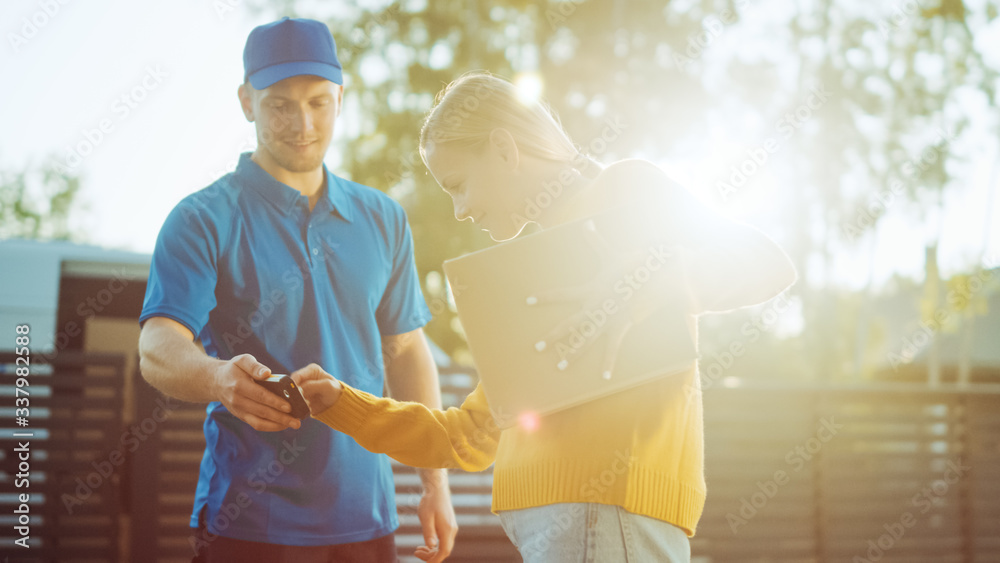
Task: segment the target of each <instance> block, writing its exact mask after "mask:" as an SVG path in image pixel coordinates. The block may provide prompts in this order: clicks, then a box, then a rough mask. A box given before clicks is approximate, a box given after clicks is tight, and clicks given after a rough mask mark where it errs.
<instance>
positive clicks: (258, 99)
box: [240, 75, 344, 172]
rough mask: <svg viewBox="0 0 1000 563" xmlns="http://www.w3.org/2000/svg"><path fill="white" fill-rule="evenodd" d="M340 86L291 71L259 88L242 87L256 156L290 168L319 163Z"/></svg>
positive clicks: (336, 109)
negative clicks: (253, 135) (263, 87)
mask: <svg viewBox="0 0 1000 563" xmlns="http://www.w3.org/2000/svg"><path fill="white" fill-rule="evenodd" d="M343 91H344V90H343V87H341V86H340V85H339V84H334V83H333V82H330V81H329V80H326V79H325V78H320V77H318V76H312V75H299V76H292V77H290V78H286V79H284V80H281V81H279V82H276V83H274V84H272V85H271V86H269V87H267V88H265V89H263V90H252V89H250V88H248V87H247V85H243V86H241V87H240V103H241V104H242V106H243V113H244V114H245V115H246V118H247V119H248V120H250V121H253V122H254V125H255V126H256V128H257V152H258V156H260V157H261V158H264V159H267V160H268V161H270V162H269V164H272V165H277V166H280V167H281V168H284V169H285V170H288V171H289V172H311V171H313V170H316V169H317V168H319V167H321V166H322V165H323V157H324V156H325V155H326V150H327V148H329V146H330V140H331V139H332V138H333V124H334V121H336V119H337V116H338V115H340V104H341V101H342V96H343Z"/></svg>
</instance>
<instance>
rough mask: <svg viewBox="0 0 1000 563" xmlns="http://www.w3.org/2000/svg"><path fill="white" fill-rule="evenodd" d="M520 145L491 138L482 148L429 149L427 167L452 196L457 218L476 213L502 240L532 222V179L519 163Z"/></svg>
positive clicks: (474, 217) (475, 219) (476, 220)
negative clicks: (529, 214)
mask: <svg viewBox="0 0 1000 563" xmlns="http://www.w3.org/2000/svg"><path fill="white" fill-rule="evenodd" d="M510 144H512V142H511V143H510ZM516 150H517V149H516V147H512V146H504V145H503V142H501V143H500V144H499V145H498V144H497V143H494V142H487V143H486V146H485V147H484V148H482V149H481V150H470V149H467V148H464V147H460V146H458V145H456V144H455V143H447V144H439V145H435V146H434V147H433V148H432V149H430V150H429V151H428V154H427V168H428V169H429V170H430V172H431V175H432V176H434V179H435V180H437V183H438V184H440V185H441V188H443V189H444V191H445V192H446V193H447V194H448V195H450V196H451V201H452V203H453V204H454V206H455V218H456V219H458V220H459V221H464V220H465V219H468V218H471V219H472V221H473V223H475V224H477V225H479V226H480V227H481V228H482V229H483V230H484V231H487V232H489V234H490V237H491V238H492V239H493V240H496V241H502V240H508V239H512V238H514V237H516V236H517V235H518V233H520V232H521V229H523V228H524V226H525V224H527V223H526V221H525V216H526V214H527V211H526V209H527V207H528V205H529V202H530V201H531V199H530V194H531V193H532V190H531V185H530V184H531V182H530V181H529V180H528V179H527V178H526V177H525V175H524V174H523V173H522V170H521V169H520V167H519V166H518V164H519V163H518V159H517V155H516ZM511 151H513V154H511Z"/></svg>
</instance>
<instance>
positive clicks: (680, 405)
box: [316, 368, 705, 536]
mask: <svg viewBox="0 0 1000 563" xmlns="http://www.w3.org/2000/svg"><path fill="white" fill-rule="evenodd" d="M692 390H694V392H692ZM697 390H698V379H697V377H696V376H695V370H694V369H693V368H692V369H691V370H689V371H687V372H685V373H683V374H678V375H674V376H670V377H667V378H662V379H658V380H656V381H653V382H651V383H647V384H644V385H642V386H640V387H636V388H633V389H631V390H627V391H623V392H621V393H618V394H615V395H612V396H610V397H606V398H603V399H599V400H596V401H592V402H590V403H586V404H584V405H580V406H578V407H575V408H571V409H567V410H564V411H561V412H558V413H555V414H552V415H549V416H546V417H543V418H541V419H540V420H539V421H538V422H537V425H531V426H533V428H529V427H526V426H515V427H512V428H508V429H506V430H503V431H499V430H497V426H496V424H495V423H494V422H493V418H492V416H491V414H490V410H489V406H488V405H487V403H486V397H485V395H484V394H483V391H482V387H481V386H477V387H476V389H475V390H474V391H473V392H472V393H471V394H470V395H469V396H468V397H467V398H466V399H465V401H464V402H463V403H462V406H461V407H452V408H450V409H448V410H444V411H443V410H439V409H429V408H427V407H426V406H424V405H422V404H420V403H407V402H400V401H395V400H393V399H388V398H382V397H376V396H374V395H371V394H369V393H365V392H364V391H359V390H357V389H354V388H351V387H349V386H347V385H344V392H343V394H342V395H341V396H340V399H339V400H338V401H337V403H336V404H335V405H334V406H332V407H330V408H329V409H327V410H326V411H324V412H322V413H319V414H317V415H316V419H318V420H320V421H321V422H324V423H326V424H328V425H329V426H331V427H332V428H333V429H335V430H339V431H341V432H344V433H346V434H348V435H350V436H353V437H354V439H355V440H357V442H358V443H359V444H361V445H362V446H363V447H365V448H366V449H368V450H371V451H373V452H380V453H386V454H389V455H390V456H391V457H393V458H394V459H396V460H398V461H399V462H401V463H405V464H407V465H412V466H415V467H458V468H461V469H464V470H466V471H481V470H483V469H485V468H487V467H489V465H490V463H492V462H493V461H494V458H495V459H496V467H495V469H494V471H493V511H494V512H498V511H501V510H515V509H519V508H529V507H532V506H541V505H546V504H551V503H556V502H596V503H602V504H613V505H618V506H621V507H623V508H625V510H628V511H629V512H633V513H636V514H643V515H646V516H651V517H653V518H657V519H660V520H665V521H667V522H670V523H671V524H674V525H675V526H678V527H680V528H682V529H683V530H684V531H685V532H686V533H687V534H688V535H689V536H693V535H694V531H695V526H696V524H697V522H698V518H699V517H700V516H701V512H702V508H703V507H704V505H705V479H704V475H703V471H704V464H703V459H704V456H703V437H702V436H703V433H702V411H701V395H700V393H699V392H698V391H697Z"/></svg>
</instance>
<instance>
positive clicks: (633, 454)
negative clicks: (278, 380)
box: [315, 161, 795, 536]
mask: <svg viewBox="0 0 1000 563" xmlns="http://www.w3.org/2000/svg"><path fill="white" fill-rule="evenodd" d="M598 180H599V181H595V183H594V187H593V189H591V190H590V192H589V193H587V194H585V196H584V197H579V196H577V197H576V199H575V201H573V202H571V204H570V205H567V206H565V207H564V209H565V210H566V212H565V213H566V215H565V220H572V219H574V218H578V217H582V216H586V215H587V214H588V213H589V214H592V213H593V212H596V211H599V210H601V209H606V208H607V207H609V206H610V205H612V204H614V203H621V201H622V200H623V199H624V200H629V199H632V200H634V199H635V198H639V197H643V196H644V195H648V194H650V193H654V192H658V193H657V194H656V196H657V198H658V199H657V201H658V202H659V203H658V205H659V204H662V205H663V209H664V219H663V220H664V222H665V223H669V224H672V225H678V226H679V228H681V229H684V230H685V232H688V233H690V239H689V240H690V241H691V245H690V246H691V247H692V248H695V249H696V258H695V263H693V264H691V268H692V270H693V272H692V273H691V275H692V280H693V283H692V285H693V286H694V292H695V294H696V295H694V296H693V298H694V300H695V301H696V303H695V306H694V307H693V309H692V312H693V313H698V312H702V311H709V310H713V311H718V310H727V309H732V308H736V307H741V306H746V305H752V304H756V303H760V302H763V301H765V300H767V299H770V298H771V297H773V296H774V295H777V294H778V293H779V292H780V291H781V290H783V289H784V288H786V287H787V286H788V285H789V284H791V283H792V282H793V281H794V279H795V271H794V268H793V267H792V265H791V262H790V261H789V260H788V258H787V256H785V254H784V253H783V252H782V251H781V250H780V249H779V248H778V247H777V246H776V245H775V244H774V243H773V242H772V241H771V240H770V239H768V238H767V237H766V236H764V235H763V234H761V233H760V232H759V231H757V230H756V229H753V228H751V227H748V226H746V225H739V224H736V223H732V222H729V221H726V220H724V219H722V218H720V217H718V216H717V215H715V214H713V213H712V212H710V211H708V210H707V208H705V207H704V206H702V205H701V204H700V203H699V202H698V201H697V200H696V199H694V198H693V197H691V196H690V194H688V193H687V192H686V191H684V190H683V188H680V187H679V186H677V185H676V184H673V183H672V182H671V181H670V179H669V178H668V177H667V176H666V175H665V174H663V173H662V171H660V170H659V169H658V168H656V167H655V166H653V165H651V164H649V163H645V162H642V161H624V162H620V163H618V164H615V165H612V166H610V167H609V168H608V169H606V170H605V171H604V172H603V173H602V174H601V176H600V177H599V178H598ZM624 186H628V187H629V188H631V189H628V190H626V189H625V188H624ZM664 194H666V195H664ZM690 323H691V328H692V335H694V337H695V341H696V342H697V327H696V322H695V317H694V316H692V317H691V318H690ZM664 344H665V345H669V343H664ZM697 373H698V372H697V367H696V365H695V364H694V363H692V365H691V367H690V369H688V370H687V371H685V372H683V373H681V374H676V375H671V376H668V377H664V378H660V379H657V380H655V381H652V382H649V383H645V384H643V385H641V386H639V387H635V388H632V389H630V390H626V391H622V392H619V393H617V394H614V395H611V396H609V397H605V398H602V399H598V400H595V401H591V402H589V403H585V404H583V405H579V406H576V407H574V408H570V409H566V410H564V411H560V412H558V413H555V414H551V415H548V416H545V417H542V418H540V419H538V420H537V421H536V423H533V424H521V425H517V426H514V427H512V428H508V429H506V430H503V431H500V430H499V429H498V427H497V425H496V423H495V422H494V421H493V417H492V415H491V413H490V409H489V405H488V404H487V402H486V396H485V395H484V393H483V390H482V388H481V386H477V387H476V389H475V390H474V391H473V392H472V393H471V394H470V395H469V396H468V397H467V398H466V399H465V401H464V402H463V403H462V406H461V407H453V408H450V409H447V410H439V409H429V408H427V407H426V406H424V405H421V404H419V403H404V402H399V401H395V400H393V399H387V398H381V397H376V396H373V395H370V394H368V393H364V392H362V391H358V390H356V389H353V388H350V387H348V386H346V385H345V386H344V392H343V394H342V395H341V397H340V399H339V400H338V402H337V403H336V404H335V405H334V406H332V407H331V408H329V409H327V410H326V411H324V412H322V413H319V414H317V415H315V418H317V419H318V420H320V421H322V422H324V423H326V424H328V425H329V426H331V427H332V428H334V429H335V430H339V431H341V432H344V433H346V434H348V435H350V436H353V437H354V438H355V440H357V442H358V443H359V444H361V445H362V446H363V447H365V448H366V449H368V450H371V451H374V452H380V453H386V454H388V455H390V456H391V457H393V458H394V459H396V460H398V461H400V462H401V463H404V464H407V465H412V466H416V467H457V468H461V469H464V470H467V471H481V470H483V469H485V468H487V467H489V465H490V464H491V463H493V462H494V460H495V462H496V466H495V468H494V479H493V506H492V508H493V511H494V512H498V511H502V510H516V509H521V508H529V507H534V506H542V505H546V504H552V503H557V502H593V503H602V504H611V505H617V506H621V507H623V508H624V509H625V510H628V511H629V512H633V513H635V514H642V515H645V516H650V517H652V518H657V519H659V520H663V521H666V522H669V523H671V524H674V525H675V526H678V527H680V528H681V529H683V530H684V531H685V532H686V533H687V535H688V536H693V535H694V533H695V528H696V526H697V523H698V519H699V518H700V516H701V513H702V509H703V508H704V505H705V498H706V488H705V477H704V430H703V420H702V401H701V385H700V381H699V378H698V375H697ZM529 422H530V421H529Z"/></svg>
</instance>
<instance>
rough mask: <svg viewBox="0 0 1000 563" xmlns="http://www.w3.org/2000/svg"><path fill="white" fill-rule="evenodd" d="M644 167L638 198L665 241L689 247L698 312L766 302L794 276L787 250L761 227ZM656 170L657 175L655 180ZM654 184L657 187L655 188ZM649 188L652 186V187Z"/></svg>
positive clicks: (688, 255)
mask: <svg viewBox="0 0 1000 563" xmlns="http://www.w3.org/2000/svg"><path fill="white" fill-rule="evenodd" d="M655 170H656V172H652V173H651V172H649V170H644V171H643V172H641V173H642V174H645V175H646V176H645V177H642V176H640V179H639V182H637V183H638V184H639V185H643V184H645V185H646V186H648V187H647V189H646V190H644V191H643V192H644V193H642V195H641V196H640V198H639V202H641V203H640V204H639V205H641V206H643V209H644V210H645V213H647V214H648V215H647V220H649V221H650V223H658V224H659V225H660V227H659V230H660V234H661V236H663V237H664V238H665V240H670V241H673V242H674V243H677V244H680V245H681V246H683V247H684V248H685V249H686V250H687V251H688V254H687V259H686V262H687V268H688V276H689V282H690V284H691V290H692V293H693V295H692V297H693V299H694V300H695V303H693V304H692V305H693V308H694V312H696V313H703V312H709V311H714V312H719V311H726V310H730V309H737V308H740V307H747V306H751V305H757V304H759V303H763V302H765V301H767V300H769V299H771V298H773V297H775V296H776V295H778V294H779V293H781V292H782V291H784V290H785V289H787V288H788V287H789V286H790V285H791V284H793V283H794V282H795V281H796V278H797V273H796V271H795V266H794V265H793V264H792V261H791V260H790V259H789V258H788V255H786V254H785V252H784V251H783V250H782V249H781V248H780V247H779V246H778V245H777V244H776V243H775V242H774V241H773V240H771V238H770V237H768V236H767V235H765V234H764V233H762V232H761V231H760V230H758V229H756V228H755V227H752V226H750V225H747V224H745V223H740V222H737V221H733V220H732V219H729V218H727V217H724V216H722V215H721V214H719V213H718V212H716V211H715V210H712V209H710V208H709V207H708V206H707V205H705V204H704V203H703V202H701V201H700V200H699V199H698V198H697V197H695V196H694V194H692V193H691V192H689V191H688V190H687V189H686V188H684V187H682V186H681V185H680V184H678V183H676V182H674V181H673V180H672V179H670V178H669V177H668V176H666V175H665V174H662V171H660V170H659V169H655ZM657 173H659V174H662V175H660V176H659V181H658V182H657V181H656V180H657ZM653 186H655V187H653ZM650 187H651V188H652V189H650Z"/></svg>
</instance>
